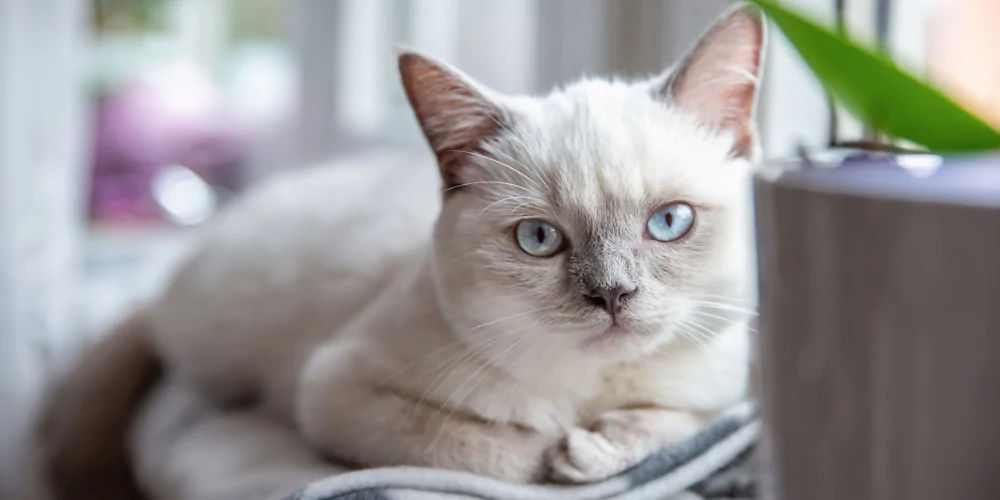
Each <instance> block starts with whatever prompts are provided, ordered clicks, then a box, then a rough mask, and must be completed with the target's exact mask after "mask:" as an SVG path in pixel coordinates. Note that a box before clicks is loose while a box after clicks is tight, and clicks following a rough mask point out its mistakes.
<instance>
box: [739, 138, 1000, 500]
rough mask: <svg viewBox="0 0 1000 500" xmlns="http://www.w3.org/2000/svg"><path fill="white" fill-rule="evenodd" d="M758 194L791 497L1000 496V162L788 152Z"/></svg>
mask: <svg viewBox="0 0 1000 500" xmlns="http://www.w3.org/2000/svg"><path fill="white" fill-rule="evenodd" d="M936 162H941V163H942V166H941V167H940V168H939V169H937V170H936V171H933V172H932V171H930V170H927V169H926V167H928V166H930V167H933V165H934V164H935V163H936ZM899 164H904V165H916V166H918V167H921V168H920V169H917V170H916V174H914V173H913V172H914V171H908V170H907V169H904V168H900V167H899V166H898V165H899ZM922 169H923V170H922ZM754 192H755V197H756V207H757V208H756V218H757V219H756V220H757V237H758V246H759V255H758V259H759V280H760V323H759V327H760V332H761V346H760V347H761V374H762V375H761V377H762V379H761V381H762V390H763V402H764V405H763V406H764V415H765V421H766V422H767V426H768V433H769V435H770V437H771V439H772V440H773V441H772V443H771V445H772V448H773V449H772V450H771V451H772V453H773V459H774V460H775V462H776V466H777V477H776V478H775V479H776V484H775V486H776V488H777V490H778V491H777V492H778V496H779V498H781V499H783V500H848V499H849V500H867V499H872V500H875V499H877V500H925V499H926V500H942V499H962V500H965V499H986V498H1000V159H997V158H987V157H979V158H960V159H945V160H942V159H941V158H938V157H933V156H929V155H928V156H900V157H883V158H882V159H871V158H869V159H859V160H851V161H847V162H845V163H844V164H842V165H841V166H839V167H836V168H830V167H829V166H818V167H817V166H814V167H813V168H807V167H805V166H804V165H803V163H802V162H801V161H798V162H789V163H784V164H779V165H774V166H773V168H770V169H767V170H764V171H762V173H760V174H758V176H757V177H756V178H755V181H754Z"/></svg>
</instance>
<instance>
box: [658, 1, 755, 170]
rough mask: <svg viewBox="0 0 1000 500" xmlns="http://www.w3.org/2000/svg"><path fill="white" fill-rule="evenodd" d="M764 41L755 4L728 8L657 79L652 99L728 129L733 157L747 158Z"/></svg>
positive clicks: (752, 142) (750, 152)
mask: <svg viewBox="0 0 1000 500" xmlns="http://www.w3.org/2000/svg"><path fill="white" fill-rule="evenodd" d="M765 39H766V34H765V23H764V19H763V17H762V14H761V13H760V11H759V10H758V9H757V8H756V7H752V6H750V5H739V6H737V7H735V8H732V9H730V10H729V11H727V12H726V13H724V14H723V15H722V16H721V17H720V18H719V19H718V20H717V21H716V22H715V24H714V25H713V26H712V27H711V28H710V29H709V30H708V33H707V34H705V36H704V37H702V39H701V40H700V41H699V42H698V44H697V45H696V46H695V47H694V49H692V50H691V51H690V52H689V53H688V54H687V56H685V57H684V59H682V60H681V62H680V63H679V64H678V65H677V67H676V68H674V69H672V70H671V71H669V72H668V74H667V75H665V76H664V77H661V78H659V79H657V81H656V82H655V87H654V92H655V94H656V97H658V98H660V99H664V100H666V101H667V102H670V103H672V104H674V105H677V106H680V107H681V108H683V109H687V110H689V111H691V112H693V113H694V114H695V115H696V116H697V117H698V118H699V119H700V120H701V121H702V122H703V123H705V124H706V125H709V126H711V127H715V128H717V129H720V130H726V131H729V132H732V133H733V135H734V137H735V142H734V144H733V149H732V154H733V155H734V156H739V157H751V156H753V154H754V150H755V148H756V144H757V138H756V127H755V126H754V111H755V107H756V103H757V94H758V90H759V86H760V75H761V68H762V63H763V51H764V46H765Z"/></svg>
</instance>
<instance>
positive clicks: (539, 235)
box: [515, 219, 563, 257]
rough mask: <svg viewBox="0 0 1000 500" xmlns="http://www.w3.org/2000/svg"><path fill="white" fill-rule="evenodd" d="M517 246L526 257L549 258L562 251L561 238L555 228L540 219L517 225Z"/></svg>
mask: <svg viewBox="0 0 1000 500" xmlns="http://www.w3.org/2000/svg"><path fill="white" fill-rule="evenodd" d="M515 231H516V233H517V245H518V246H520V247H521V250H524V251H525V253H527V254H528V255H532V256H535V257H551V256H553V255H555V254H557V253H559V251H560V250H562V246H563V245H562V242H563V236H562V233H560V232H559V230H558V229H556V227H555V226H553V225H552V224H549V223H548V222H545V221H543V220H541V219H530V220H524V221H521V222H520V223H518V225H517V229H516V230H515Z"/></svg>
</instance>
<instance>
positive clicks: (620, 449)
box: [546, 409, 698, 483]
mask: <svg viewBox="0 0 1000 500" xmlns="http://www.w3.org/2000/svg"><path fill="white" fill-rule="evenodd" d="M697 426H698V423H697V421H696V420H695V419H694V417H692V416H690V415H689V414H686V413H682V412H674V411H668V410H658V409H641V410H619V411H612V412H608V413H605V414H603V415H601V416H600V417H599V418H598V419H597V421H596V422H594V424H593V425H591V427H590V429H582V428H574V429H571V430H570V431H569V433H568V434H567V435H566V436H565V437H564V438H563V439H561V440H560V441H559V442H558V443H557V444H556V445H555V446H553V447H552V448H550V449H549V451H548V454H547V457H546V458H547V460H548V465H549V477H550V479H552V480H555V481H559V482H572V483H590V482H595V481H600V480H603V479H607V478H609V477H612V476H615V475H617V474H620V473H622V472H624V471H625V470H627V469H629V468H631V467H633V466H635V465H636V464H638V463H639V462H641V461H643V460H645V459H646V457H648V456H649V455H650V454H652V453H654V452H656V451H658V450H659V449H660V448H662V447H664V446H667V445H669V444H673V443H676V442H678V441H680V440H682V439H685V438H687V437H689V436H691V435H692V434H693V433H694V432H695V431H696V430H697Z"/></svg>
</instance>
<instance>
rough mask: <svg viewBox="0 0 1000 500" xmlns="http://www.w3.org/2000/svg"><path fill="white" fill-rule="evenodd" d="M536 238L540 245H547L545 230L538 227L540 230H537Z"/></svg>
mask: <svg viewBox="0 0 1000 500" xmlns="http://www.w3.org/2000/svg"><path fill="white" fill-rule="evenodd" d="M535 237H536V238H538V242H539V243H545V228H544V227H542V226H538V229H536V230H535Z"/></svg>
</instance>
